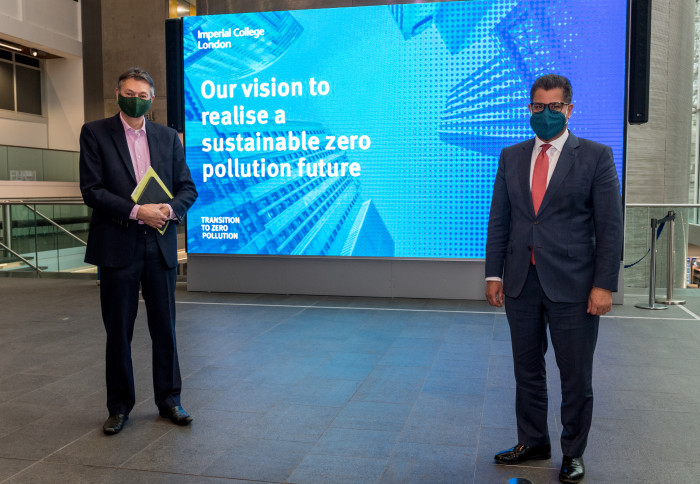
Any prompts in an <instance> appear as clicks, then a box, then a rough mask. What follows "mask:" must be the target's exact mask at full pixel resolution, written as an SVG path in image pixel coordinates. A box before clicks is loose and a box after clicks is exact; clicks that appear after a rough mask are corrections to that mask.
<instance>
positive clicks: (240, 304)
mask: <svg viewBox="0 0 700 484" xmlns="http://www.w3.org/2000/svg"><path fill="white" fill-rule="evenodd" d="M176 304H192V305H204V306H209V305H217V306H254V307H270V308H302V309H304V310H306V309H327V310H329V309H341V310H345V309H349V310H354V311H398V312H401V311H403V312H416V313H457V314H486V315H490V314H495V315H502V316H505V312H499V311H472V310H462V309H415V308H390V307H376V306H375V307H360V306H318V305H314V306H300V305H295V304H261V303H229V302H207V301H176Z"/></svg>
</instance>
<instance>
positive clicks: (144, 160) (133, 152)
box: [119, 113, 174, 224]
mask: <svg viewBox="0 0 700 484" xmlns="http://www.w3.org/2000/svg"><path fill="white" fill-rule="evenodd" d="M119 119H121V122H122V124H123V125H124V134H126V144H127V145H128V146H129V155H130V156H131V164H132V166H133V167H134V175H136V183H138V182H140V181H141V179H142V178H143V176H144V175H145V174H146V171H147V170H148V168H149V167H150V166H151V152H150V151H149V149H148V137H147V136H146V120H144V122H143V124H142V125H141V127H140V128H139V129H134V128H132V127H131V126H129V123H127V122H126V121H124V116H123V115H122V113H119ZM140 207H141V205H139V204H135V205H134V208H132V209H131V214H129V218H130V219H131V220H138V219H137V217H136V215H137V214H138V212H139V208H140ZM168 207H169V208H170V216H169V218H170V219H173V218H174V217H173V209H172V207H170V205H168ZM139 223H140V224H142V223H143V222H142V221H140V220H139Z"/></svg>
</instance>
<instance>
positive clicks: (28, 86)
mask: <svg viewBox="0 0 700 484" xmlns="http://www.w3.org/2000/svg"><path fill="white" fill-rule="evenodd" d="M17 111H19V112H22V113H29V114H41V72H40V71H37V70H36V69H29V68H28V67H22V66H19V65H18V66H17Z"/></svg>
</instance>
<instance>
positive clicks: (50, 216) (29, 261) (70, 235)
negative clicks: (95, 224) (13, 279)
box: [0, 197, 96, 274]
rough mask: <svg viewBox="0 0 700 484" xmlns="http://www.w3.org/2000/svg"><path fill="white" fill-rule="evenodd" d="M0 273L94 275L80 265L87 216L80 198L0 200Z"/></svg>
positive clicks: (90, 267) (82, 255) (86, 266)
mask: <svg viewBox="0 0 700 484" xmlns="http://www.w3.org/2000/svg"><path fill="white" fill-rule="evenodd" d="M0 207H1V208H2V210H1V212H0V220H1V222H2V239H1V240H2V241H1V242H0V272H7V273H9V272H13V273H14V272H27V271H29V272H35V273H37V274H39V273H46V272H92V273H94V272H96V268H95V267H94V266H90V265H88V264H85V263H84V262H83V258H84V256H85V246H86V242H85V238H86V236H87V230H88V225H89V213H88V209H87V207H86V206H85V205H84V203H83V200H82V199H81V198H76V197H66V198H39V199H12V200H0Z"/></svg>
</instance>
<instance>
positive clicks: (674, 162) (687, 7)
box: [625, 0, 695, 287]
mask: <svg viewBox="0 0 700 484" xmlns="http://www.w3.org/2000/svg"><path fill="white" fill-rule="evenodd" d="M652 9H653V11H652V22H651V82H650V94H649V122H648V123H646V124H642V125H636V126H629V127H628V128H627V183H626V185H627V196H626V202H627V203H663V204H669V207H666V208H660V209H659V208H657V209H652V210H647V209H640V208H634V209H629V210H628V211H627V219H626V231H625V235H626V240H625V262H626V263H628V264H629V263H631V262H634V261H635V260H637V259H638V258H639V257H641V256H642V255H643V254H644V253H645V252H646V251H647V250H648V249H649V245H650V218H651V217H654V218H662V217H664V216H665V215H666V214H667V213H668V211H669V210H673V207H672V205H673V204H674V203H689V202H692V200H691V199H690V195H689V189H690V187H689V184H690V166H691V160H692V147H693V144H692V142H691V124H692V118H691V116H692V109H693V106H692V99H693V96H692V89H693V56H694V54H693V41H694V36H695V28H694V26H695V2H694V1H692V0H654V1H653V2H652ZM675 211H676V212H678V220H677V225H676V230H675V234H674V235H675V237H674V238H675V241H674V243H673V248H674V249H675V254H676V256H675V261H676V262H675V264H674V265H675V268H674V282H675V284H674V285H675V287H680V286H681V285H682V281H683V280H684V276H685V249H686V244H687V237H686V235H685V233H687V223H688V218H687V216H688V211H687V210H675ZM667 252H668V240H667V233H664V234H662V236H661V238H660V239H659V242H658V245H657V266H656V267H657V286H658V287H665V286H666V284H667V282H666V281H667V275H666V274H667V264H666V254H667ZM648 259H649V258H647V260H645V261H644V262H643V263H640V264H638V265H637V266H635V267H634V268H630V269H626V270H625V284H626V285H627V286H631V287H647V286H648V281H649V267H650V266H649V261H648Z"/></svg>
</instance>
